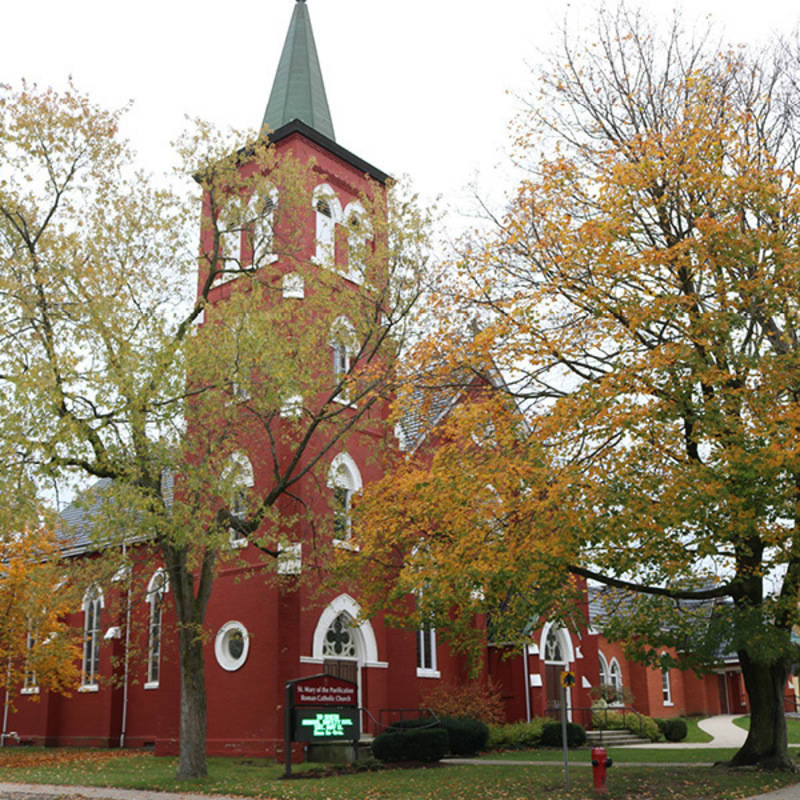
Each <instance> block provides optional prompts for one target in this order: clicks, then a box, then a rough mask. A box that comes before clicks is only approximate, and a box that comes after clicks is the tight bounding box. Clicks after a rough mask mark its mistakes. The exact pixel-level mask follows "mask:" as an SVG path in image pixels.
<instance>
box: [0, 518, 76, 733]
mask: <svg viewBox="0 0 800 800" xmlns="http://www.w3.org/2000/svg"><path fill="white" fill-rule="evenodd" d="M57 556H58V543H57V540H56V537H55V536H54V535H53V534H52V533H50V532H48V531H47V530H41V529H40V530H24V531H19V532H17V533H14V534H10V535H4V536H3V539H2V541H0V665H2V668H1V669H0V687H2V689H3V692H4V700H5V704H6V705H7V706H12V705H13V702H14V696H15V695H16V694H17V693H18V692H19V691H20V690H22V691H24V692H26V693H28V694H30V695H32V696H36V695H38V694H39V692H40V691H55V692H61V693H67V694H68V693H69V692H70V691H71V690H72V689H73V687H74V686H75V685H76V684H77V682H78V680H79V678H80V669H79V666H78V665H79V664H80V652H81V641H80V635H79V634H80V632H79V631H76V630H75V629H73V628H70V626H69V625H68V624H67V621H66V620H67V618H68V615H69V614H71V613H72V612H73V611H74V609H75V604H76V603H77V602H79V601H80V595H79V593H78V591H77V590H76V589H75V584H74V583H73V582H71V580H70V578H69V576H68V575H67V571H66V569H67V568H66V567H65V566H64V565H63V564H61V563H60V562H59V560H58V557H57ZM4 733H5V731H4Z"/></svg>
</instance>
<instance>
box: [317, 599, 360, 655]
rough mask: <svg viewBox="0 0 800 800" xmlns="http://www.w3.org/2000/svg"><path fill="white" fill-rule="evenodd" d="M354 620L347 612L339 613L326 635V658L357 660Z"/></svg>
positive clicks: (323, 650)
mask: <svg viewBox="0 0 800 800" xmlns="http://www.w3.org/2000/svg"><path fill="white" fill-rule="evenodd" d="M353 627H354V626H353V619H352V617H351V616H350V615H349V614H348V613H347V612H346V611H342V612H341V613H339V614H338V615H337V617H336V619H334V621H333V622H332V623H331V625H330V627H329V628H328V630H327V631H326V633H325V639H324V641H323V643H322V655H323V657H324V658H357V657H358V648H357V647H356V640H355V636H354V635H353Z"/></svg>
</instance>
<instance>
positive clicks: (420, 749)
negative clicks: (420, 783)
mask: <svg viewBox="0 0 800 800" xmlns="http://www.w3.org/2000/svg"><path fill="white" fill-rule="evenodd" d="M448 746H449V742H448V738H447V731H445V730H444V729H443V728H408V729H405V730H399V731H391V730H390V731H386V732H384V733H382V734H381V735H380V736H378V737H376V738H375V741H373V743H372V755H374V756H375V758H377V759H379V760H380V761H388V762H395V761H439V759H441V758H442V756H444V755H445V754H446V753H447V748H448Z"/></svg>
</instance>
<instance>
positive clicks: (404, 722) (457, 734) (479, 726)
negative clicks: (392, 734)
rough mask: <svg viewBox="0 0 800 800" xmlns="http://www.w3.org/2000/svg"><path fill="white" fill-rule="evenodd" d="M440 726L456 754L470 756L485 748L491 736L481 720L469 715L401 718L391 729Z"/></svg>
mask: <svg viewBox="0 0 800 800" xmlns="http://www.w3.org/2000/svg"><path fill="white" fill-rule="evenodd" d="M433 728H439V729H441V730H444V731H446V732H447V740H448V742H449V748H450V749H449V751H448V752H450V753H451V754H452V755H454V756H469V755H473V754H474V753H477V752H478V751H479V750H483V749H485V747H486V740H487V739H488V738H489V728H488V727H487V726H486V725H485V724H484V723H483V722H481V721H480V720H477V719H471V718H469V717H442V718H441V719H438V720H437V719H436V717H420V718H418V719H401V720H398V721H397V722H394V723H392V725H391V727H390V728H389V730H390V731H397V730H400V731H409V730H426V729H433Z"/></svg>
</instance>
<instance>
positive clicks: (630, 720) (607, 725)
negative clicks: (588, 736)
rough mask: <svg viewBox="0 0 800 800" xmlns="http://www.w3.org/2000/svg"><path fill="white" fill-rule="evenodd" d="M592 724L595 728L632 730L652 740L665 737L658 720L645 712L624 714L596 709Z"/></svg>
mask: <svg viewBox="0 0 800 800" xmlns="http://www.w3.org/2000/svg"><path fill="white" fill-rule="evenodd" d="M592 724H593V725H594V728H595V730H600V731H602V730H608V731H631V732H632V733H635V734H637V735H638V736H644V738H645V739H649V740H650V741H651V742H660V741H662V740H663V738H664V737H663V735H662V733H661V729H660V727H659V724H658V722H656V720H654V719H653V718H652V717H646V716H645V715H644V714H631V713H627V714H625V715H623V714H622V713H621V712H620V711H600V710H595V711H594V712H593V713H592Z"/></svg>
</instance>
